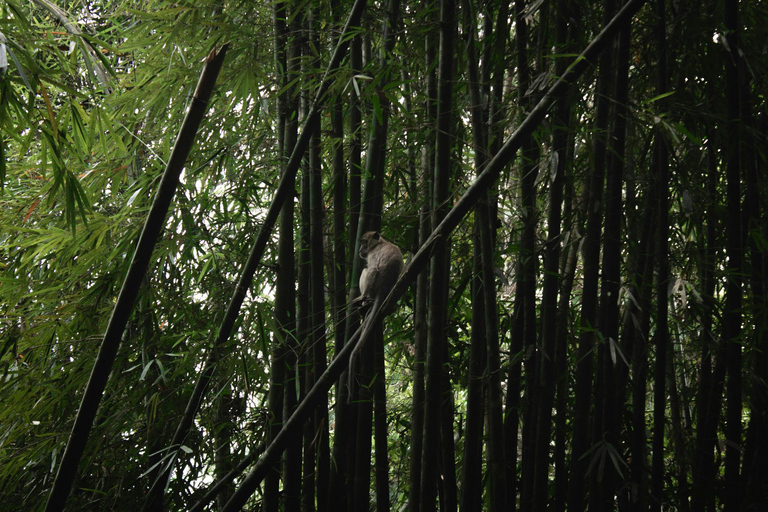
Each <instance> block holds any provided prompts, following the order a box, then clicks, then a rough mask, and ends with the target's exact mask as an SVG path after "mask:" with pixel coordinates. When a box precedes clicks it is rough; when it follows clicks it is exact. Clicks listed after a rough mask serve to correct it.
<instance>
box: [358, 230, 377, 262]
mask: <svg viewBox="0 0 768 512" xmlns="http://www.w3.org/2000/svg"><path fill="white" fill-rule="evenodd" d="M380 240H381V235H379V232H378V231H368V232H366V233H365V234H363V236H362V238H360V253H359V254H360V257H361V258H363V259H364V260H365V259H368V253H369V252H371V251H372V250H373V248H374V247H376V246H377V245H379V241H380Z"/></svg>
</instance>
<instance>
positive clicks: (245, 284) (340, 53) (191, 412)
mask: <svg viewBox="0 0 768 512" xmlns="http://www.w3.org/2000/svg"><path fill="white" fill-rule="evenodd" d="M366 3H367V0H356V1H355V4H354V5H353V6H352V9H351V10H350V12H349V16H348V18H347V22H346V24H345V25H344V29H343V30H342V33H341V35H340V36H339V42H338V44H337V45H336V48H335V50H334V52H333V55H332V57H331V61H330V62H329V63H328V68H327V70H326V72H325V75H324V76H323V79H322V81H321V83H320V85H319V86H318V89H317V93H316V96H315V100H314V101H313V103H312V106H311V108H310V111H309V113H308V115H307V118H306V120H305V122H304V125H303V126H302V128H301V133H300V135H299V138H298V140H297V141H296V145H295V146H294V148H293V151H292V153H291V157H290V159H289V160H288V163H287V164H286V167H285V172H284V173H283V176H282V178H281V179H280V183H279V184H278V187H277V190H276V191H275V196H274V197H273V198H272V202H271V204H270V205H269V209H268V210H267V216H266V218H265V219H264V222H263V224H262V225H261V228H260V230H259V233H258V235H257V236H256V241H255V242H254V244H253V247H252V248H251V252H250V254H249V255H248V260H247V261H246V263H245V266H244V267H243V270H242V271H241V273H240V277H239V278H238V281H237V286H236V287H235V291H234V293H233V294H232V297H231V298H230V301H229V304H228V306H227V311H226V313H225V314H224V319H223V320H222V322H221V325H220V326H219V329H218V332H217V334H216V339H215V341H214V342H213V349H212V350H211V352H210V354H209V355H208V357H207V359H206V361H205V365H204V366H203V369H202V371H201V372H200V376H199V377H198V380H197V383H196V384H195V388H194V389H193V391H192V395H191V396H190V398H189V401H188V402H187V407H186V409H185V411H184V416H183V417H182V419H181V421H180V422H179V425H178V426H177V428H176V432H175V434H174V436H173V441H172V442H171V445H170V447H169V449H171V450H178V449H179V447H180V446H181V444H182V443H183V442H184V439H185V438H186V436H187V434H188V433H189V431H190V429H191V427H192V424H193V422H194V419H195V416H196V415H197V412H198V410H199V409H200V405H201V404H202V402H203V397H204V396H205V392H206V390H207V389H208V386H209V384H210V382H211V380H212V379H213V374H214V371H215V369H216V362H217V361H218V359H219V351H220V350H222V349H223V347H224V345H225V344H226V342H227V340H228V339H229V337H230V336H231V335H232V332H233V331H234V328H235V322H236V320H237V317H238V316H239V314H240V308H241V307H242V305H243V301H244V300H245V295H246V294H247V293H248V290H249V289H250V287H251V284H253V276H254V274H255V273H256V269H257V268H258V266H259V264H260V263H261V258H262V256H263V255H264V250H265V249H266V247H267V242H268V241H269V239H270V236H271V235H272V230H273V228H274V227H275V222H276V221H277V218H278V215H279V214H280V209H281V208H282V206H283V203H284V202H285V201H286V200H287V199H288V198H289V197H292V194H293V190H294V186H295V181H296V173H297V172H298V170H299V166H300V164H301V160H302V158H304V154H305V153H306V151H307V148H308V147H309V141H310V138H311V137H312V133H313V131H314V127H315V126H316V125H317V124H318V123H316V120H319V116H320V109H321V107H322V104H323V102H324V101H325V99H326V98H325V96H326V94H327V92H328V90H329V89H330V87H331V85H332V84H333V72H334V71H335V70H336V69H337V68H338V67H339V65H340V64H341V61H342V59H343V58H344V56H345V55H346V53H347V47H348V46H349V41H350V35H351V33H352V32H353V31H354V30H355V29H356V27H358V26H359V25H360V17H361V15H362V13H363V10H364V9H365V6H366ZM174 461H175V457H167V462H166V467H165V468H164V470H163V473H162V474H161V476H160V477H158V479H157V480H156V481H155V482H154V483H153V488H155V487H156V486H157V485H162V486H163V487H165V484H166V482H167V480H168V477H169V476H170V471H171V469H172V467H173V463H174ZM149 495H151V493H150V494H149ZM149 495H148V496H149ZM148 503H149V501H148V500H147V501H145V503H144V508H146V507H147V506H148Z"/></svg>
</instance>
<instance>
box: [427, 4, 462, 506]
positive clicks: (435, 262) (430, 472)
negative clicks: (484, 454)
mask: <svg viewBox="0 0 768 512" xmlns="http://www.w3.org/2000/svg"><path fill="white" fill-rule="evenodd" d="M455 24H456V21H455V5H454V2H453V0H441V2H440V53H439V63H438V101H437V130H436V132H437V135H436V140H435V175H434V188H433V191H432V208H433V216H432V225H433V226H436V225H437V224H439V223H440V221H442V219H443V218H444V217H445V214H446V212H447V211H448V209H449V208H450V206H449V204H450V203H449V200H450V180H451V170H452V158H451V148H452V140H451V133H452V132H453V117H452V115H451V112H452V111H453V105H452V104H451V98H452V87H453V82H452V81H453V59H454V55H453V53H454V52H453V40H454V37H455V33H456V25H455ZM449 268H450V249H449V245H448V241H447V240H446V239H445V238H442V239H440V240H439V241H438V242H437V245H436V247H435V250H434V256H433V259H432V266H431V268H430V288H429V292H430V293H429V334H428V336H429V337H428V342H427V365H426V394H425V418H424V432H425V435H424V447H423V457H422V466H421V499H420V507H419V508H420V510H421V512H431V511H434V510H436V508H435V499H436V497H437V483H438V482H437V480H438V478H439V477H440V478H442V479H443V482H444V484H445V496H446V504H445V507H446V508H445V510H448V511H449V512H450V511H451V510H455V503H456V495H455V491H456V489H455V482H456V475H455V473H454V474H448V472H449V471H450V470H452V468H453V461H452V460H445V456H444V457H443V459H444V460H443V468H442V469H443V474H442V475H438V473H437V468H438V461H439V460H440V456H439V452H440V449H441V448H445V447H447V446H448V445H450V447H452V446H453V432H452V429H451V431H450V432H449V431H448V429H447V428H446V427H447V425H445V423H444V419H443V418H444V414H445V411H446V410H450V414H451V415H452V412H453V411H452V409H448V408H449V407H452V400H451V399H450V397H451V389H450V388H448V389H446V388H445V387H444V385H445V384H448V383H449V379H448V378H446V376H445V375H444V371H445V369H444V363H445V359H444V357H445V355H446V353H447V350H446V346H447V343H448V340H447V337H446V333H445V326H446V322H447V318H446V314H445V313H446V309H447V308H446V297H447V295H448V280H449ZM441 424H442V425H441ZM449 451H452V450H444V451H443V454H444V455H445V453H447V452H449ZM451 505H453V508H451Z"/></svg>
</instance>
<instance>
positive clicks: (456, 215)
mask: <svg viewBox="0 0 768 512" xmlns="http://www.w3.org/2000/svg"><path fill="white" fill-rule="evenodd" d="M645 1H646V0H630V1H629V2H627V3H626V4H625V5H624V7H623V8H622V9H621V10H620V11H619V12H618V13H617V14H616V16H614V18H613V19H612V20H611V22H610V23H608V24H607V25H606V26H605V27H604V28H603V30H602V31H601V32H600V33H599V34H598V35H597V36H595V38H594V39H593V40H592V42H591V43H590V44H589V45H588V46H587V48H585V49H584V51H583V52H582V53H581V55H579V56H578V57H577V58H576V59H575V60H574V62H573V63H572V64H571V65H570V66H569V67H568V69H567V70H566V72H565V73H564V74H563V76H561V77H560V78H559V79H558V80H557V81H556V82H555V83H554V84H553V85H552V86H551V87H550V88H549V91H547V93H546V94H545V95H544V96H543V97H542V98H541V100H540V101H539V103H538V104H537V105H536V107H534V109H533V110H532V111H531V113H530V114H529V115H528V117H527V118H526V119H525V120H524V121H523V122H522V123H521V124H520V126H519V127H518V128H517V130H515V132H514V133H513V134H512V135H511V136H510V137H509V139H507V141H506V142H505V143H504V145H503V146H502V148H501V149H500V150H499V152H498V153H497V154H496V155H495V156H494V157H493V158H492V159H491V161H490V162H488V164H487V165H486V167H485V169H484V170H483V172H482V173H480V175H478V177H477V178H476V179H475V181H474V182H473V183H472V184H471V185H470V186H469V188H467V190H466V192H464V195H463V196H462V197H461V199H459V201H458V202H457V203H456V205H455V206H454V207H453V208H452V209H451V210H450V211H449V212H448V214H447V215H446V216H445V218H444V219H443V221H442V222H441V223H440V224H439V225H438V226H437V227H436V228H435V229H434V231H433V232H432V234H431V235H430V236H429V238H428V239H427V241H426V242H425V243H424V245H422V246H421V248H420V249H419V250H418V252H417V253H416V254H415V255H414V256H413V257H412V258H411V259H410V261H409V262H408V265H406V267H405V270H404V271H403V273H402V275H401V276H400V279H398V281H397V283H396V284H395V286H394V288H393V289H392V291H391V292H390V294H389V296H388V297H387V298H386V300H384V302H383V303H382V304H381V307H379V308H378V309H377V310H375V311H371V312H370V313H369V315H368V317H367V318H366V321H365V323H364V324H363V326H362V327H360V329H358V330H357V332H356V333H355V334H354V335H353V336H352V338H351V339H350V340H349V343H347V344H346V345H345V346H344V348H343V349H342V350H341V351H339V353H338V354H337V356H336V358H334V360H333V361H332V362H331V364H330V365H329V366H328V368H327V369H326V370H325V372H324V373H323V374H322V375H321V376H320V377H319V378H318V380H317V382H316V383H315V385H314V387H312V389H311V390H310V391H309V393H307V395H306V396H305V397H304V400H302V401H301V403H300V404H299V405H298V407H297V408H296V410H295V411H294V413H293V415H292V416H291V417H290V418H289V419H288V420H287V421H286V422H285V423H284V424H283V427H282V429H281V430H280V432H278V434H277V436H276V437H275V439H274V440H273V441H272V443H271V444H270V445H269V446H267V448H266V450H265V451H264V453H263V454H262V456H261V458H259V460H258V462H257V463H256V465H255V466H254V467H253V469H252V470H251V472H250V473H249V474H248V475H247V476H246V478H245V479H244V480H243V482H242V483H241V484H240V487H238V488H237V490H236V491H235V493H234V494H233V496H232V498H231V499H230V500H229V502H228V503H227V504H226V505H225V506H224V508H223V509H222V512H234V511H237V510H240V509H241V508H243V507H244V506H245V504H246V502H247V501H248V498H250V496H251V495H252V494H253V492H254V491H255V490H256V488H257V487H258V486H259V484H261V482H262V480H263V479H264V476H265V474H266V472H267V470H268V469H269V468H270V467H271V466H272V464H274V462H275V461H276V460H277V459H278V458H279V457H280V455H281V454H282V452H283V450H285V448H286V446H287V444H288V442H289V441H290V439H291V436H292V435H293V434H294V433H295V432H296V430H297V429H300V428H301V426H302V425H303V424H304V421H305V420H306V418H308V417H309V415H310V414H311V413H312V411H313V410H314V409H315V407H317V406H318V405H319V404H318V399H319V398H321V397H322V396H324V393H326V392H327V391H328V390H329V389H330V388H331V386H333V384H334V383H335V382H336V380H337V379H338V378H339V376H340V375H341V373H342V372H343V371H344V369H345V368H346V367H347V365H348V363H349V356H350V354H351V353H352V351H353V350H354V349H355V348H356V346H357V345H360V346H362V345H364V344H365V343H366V341H367V339H368V338H369V337H370V336H369V335H370V333H371V331H372V329H371V326H373V325H375V324H376V323H377V322H380V321H381V320H383V319H384V316H385V314H384V311H387V310H388V309H389V308H390V305H391V304H394V303H395V302H396V301H397V300H398V299H399V298H400V297H402V296H403V294H404V293H405V290H406V289H407V288H408V286H410V285H411V283H413V282H414V281H415V280H416V276H417V275H418V274H419V273H420V272H421V271H422V270H423V269H424V267H425V266H426V264H427V262H428V261H429V259H430V258H431V255H432V250H433V248H434V246H435V242H436V241H437V240H438V238H441V237H447V236H448V235H450V233H451V232H452V231H453V230H454V229H456V227H457V226H458V225H459V223H460V222H461V221H462V220H463V219H464V217H466V215H467V214H468V213H469V211H470V210H471V209H472V208H473V207H474V206H475V204H476V203H477V200H478V199H479V198H480V196H481V195H482V193H483V192H485V191H487V190H488V189H489V188H490V186H491V185H492V184H493V183H494V182H495V181H496V180H497V179H498V177H499V175H500V174H501V171H502V170H503V169H504V168H505V167H506V166H507V165H508V164H509V162H511V161H512V159H513V158H514V157H515V154H516V153H517V150H518V149H520V144H521V143H522V141H523V140H524V139H525V138H526V137H528V136H529V135H531V134H532V133H533V130H535V129H536V127H537V126H538V125H539V123H541V121H542V120H543V119H544V117H545V116H546V114H547V111H548V110H549V108H550V107H551V106H552V104H553V103H554V102H555V99H556V98H557V97H558V96H559V95H562V94H563V93H564V92H565V91H566V90H567V88H568V87H570V86H571V85H572V84H573V83H574V82H575V80H576V79H577V78H578V77H579V76H580V75H581V74H582V73H583V72H584V71H585V70H586V69H587V67H589V66H590V63H591V62H592V61H594V60H595V58H596V57H597V56H598V55H599V54H600V53H601V52H602V51H603V50H604V49H605V48H606V46H607V45H608V43H610V42H611V40H612V39H613V37H614V36H616V34H617V33H618V32H619V31H620V30H621V29H622V28H623V27H624V26H625V24H627V23H629V21H630V20H631V18H632V16H633V15H634V14H635V13H636V12H637V11H638V10H639V9H640V7H642V6H643V4H644V3H645ZM192 510H197V507H196V508H193V509H192Z"/></svg>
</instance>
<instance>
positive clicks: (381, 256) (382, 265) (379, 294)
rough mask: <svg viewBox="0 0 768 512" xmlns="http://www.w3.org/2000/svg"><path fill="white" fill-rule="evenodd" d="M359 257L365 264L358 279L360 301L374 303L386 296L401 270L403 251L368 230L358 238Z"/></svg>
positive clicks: (363, 303) (366, 303) (376, 232)
mask: <svg viewBox="0 0 768 512" xmlns="http://www.w3.org/2000/svg"><path fill="white" fill-rule="evenodd" d="M359 254H360V257H361V258H362V259H363V260H365V262H366V266H365V268H364V269H363V272H362V273H361V274H360V280H359V281H358V284H359V287H360V298H359V299H358V300H359V301H360V303H361V304H362V305H364V306H367V305H369V304H373V305H376V303H377V302H378V303H381V302H383V301H384V299H386V298H387V295H389V292H390V291H392V288H393V287H394V286H395V283H396V282H397V279H398V278H399V277H400V274H401V273H402V272H403V253H402V252H400V248H399V247H397V246H396V245H395V244H393V243H392V242H390V241H388V240H385V239H384V237H382V236H381V235H380V234H379V232H378V231H368V232H366V233H365V234H363V236H362V238H361V239H360V252H359Z"/></svg>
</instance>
